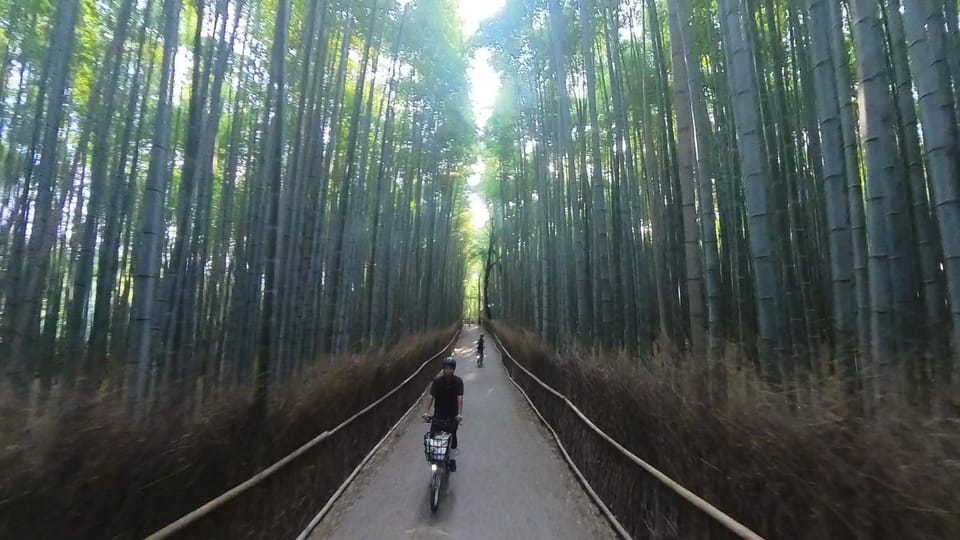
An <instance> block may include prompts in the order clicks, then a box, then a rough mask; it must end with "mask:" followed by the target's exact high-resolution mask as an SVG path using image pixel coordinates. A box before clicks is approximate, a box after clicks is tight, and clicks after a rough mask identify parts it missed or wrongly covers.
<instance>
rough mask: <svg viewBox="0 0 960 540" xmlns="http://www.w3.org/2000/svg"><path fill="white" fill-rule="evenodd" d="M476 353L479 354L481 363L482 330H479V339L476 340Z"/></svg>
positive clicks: (481, 362)
mask: <svg viewBox="0 0 960 540" xmlns="http://www.w3.org/2000/svg"><path fill="white" fill-rule="evenodd" d="M477 354H478V355H479V356H480V364H483V332H480V339H478V340H477Z"/></svg>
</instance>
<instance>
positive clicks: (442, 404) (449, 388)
mask: <svg viewBox="0 0 960 540" xmlns="http://www.w3.org/2000/svg"><path fill="white" fill-rule="evenodd" d="M456 369H457V361H456V360H455V359H454V358H453V357H452V356H448V357H446V358H444V359H443V375H440V376H439V377H437V378H436V379H434V380H433V384H432V385H431V386H430V402H429V403H428V404H427V411H428V414H429V411H430V410H431V409H432V410H433V422H432V423H431V424H430V434H431V435H432V434H435V433H437V432H439V431H440V428H441V427H443V428H444V429H443V431H446V432H448V433H450V434H451V435H452V437H451V438H450V448H451V449H452V450H456V448H457V427H459V424H460V422H461V421H462V420H463V379H461V378H460V377H457V376H456V375H454V374H453V372H454V371H456ZM456 470H457V462H456V460H454V459H451V460H450V472H454V471H456Z"/></svg>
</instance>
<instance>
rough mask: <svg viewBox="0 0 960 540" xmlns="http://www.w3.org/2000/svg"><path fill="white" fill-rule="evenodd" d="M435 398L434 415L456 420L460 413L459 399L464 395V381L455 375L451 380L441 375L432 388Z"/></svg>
mask: <svg viewBox="0 0 960 540" xmlns="http://www.w3.org/2000/svg"><path fill="white" fill-rule="evenodd" d="M430 395H431V396H433V399H434V402H433V415H434V416H435V417H437V418H456V417H457V413H459V412H460V411H459V407H458V405H457V398H458V397H460V396H462V395H463V379H461V378H460V377H457V376H456V375H454V376H453V377H450V378H449V379H448V378H447V377H446V376H444V375H441V376H439V377H437V378H436V379H434V380H433V385H432V386H430Z"/></svg>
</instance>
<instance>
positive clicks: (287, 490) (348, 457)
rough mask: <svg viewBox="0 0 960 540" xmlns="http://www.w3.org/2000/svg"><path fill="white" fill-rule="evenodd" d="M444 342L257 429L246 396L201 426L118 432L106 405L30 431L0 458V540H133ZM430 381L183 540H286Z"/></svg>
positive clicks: (295, 394) (341, 414) (385, 363)
mask: <svg viewBox="0 0 960 540" xmlns="http://www.w3.org/2000/svg"><path fill="white" fill-rule="evenodd" d="M454 331H455V327H450V328H446V329H443V330H440V331H436V332H432V333H430V334H425V335H421V336H416V337H412V338H410V339H406V340H403V341H401V342H400V343H398V344H397V345H395V346H394V347H393V348H392V349H390V350H389V351H386V352H373V353H369V354H366V355H359V356H354V357H351V358H346V359H342V360H341V361H338V362H335V363H334V364H333V365H332V366H331V367H329V368H327V369H322V370H318V371H316V372H315V373H313V374H311V375H310V376H309V377H306V378H305V379H304V381H303V382H302V383H300V384H294V385H292V387H291V388H290V389H289V391H288V392H285V393H283V394H282V397H275V398H273V400H272V402H271V404H270V406H269V410H268V413H267V419H266V422H264V423H263V424H261V423H259V422H257V421H256V418H255V411H254V408H253V407H251V405H250V403H249V399H248V396H250V395H251V393H250V392H249V389H239V390H238V391H237V392H236V393H235V394H234V395H233V396H225V397H224V398H222V399H221V400H220V401H219V402H218V403H216V404H214V405H213V406H211V407H208V408H207V409H206V411H205V412H204V414H203V415H200V416H197V415H195V414H193V411H188V410H183V409H184V408H183V407H179V406H178V405H176V402H174V401H172V400H171V401H170V402H168V403H166V404H165V405H163V406H162V407H159V408H158V410H160V411H162V414H155V415H153V416H152V417H151V418H150V419H149V420H148V421H147V422H145V423H144V425H141V426H135V425H132V424H131V423H130V422H128V421H127V419H126V416H125V415H124V414H123V403H120V402H117V401H115V400H100V401H97V402H93V403H87V404H85V405H83V406H77V407H74V408H73V409H72V410H70V411H69V412H67V413H64V414H60V415H57V416H55V417H50V418H47V419H46V421H44V422H39V423H38V422H34V424H33V425H34V430H35V431H36V430H39V431H40V432H41V433H34V434H33V437H32V441H34V442H33V444H31V445H30V447H8V448H7V449H6V450H5V451H4V452H3V454H2V456H0V478H2V479H3V480H2V483H0V538H38V539H39V538H142V537H144V536H146V535H148V534H150V533H152V532H154V531H156V530H158V529H159V528H161V527H162V526H164V525H166V524H167V523H170V522H172V521H173V520H175V519H177V518H179V517H180V516H182V515H184V514H186V513H187V512H189V511H191V510H193V509H194V508H197V507H199V506H200V505H202V504H203V503H205V502H207V501H208V500H210V499H212V498H214V497H216V496H217V495H219V494H221V493H223V492H224V491H226V490H228V489H229V488H231V487H233V486H234V485H236V484H238V483H240V482H242V481H243V480H246V479H247V478H249V477H250V476H252V475H253V474H255V473H256V472H257V471H258V470H260V469H262V468H263V467H264V466H265V465H267V464H269V463H272V462H274V461H276V460H277V459H279V458H281V457H283V456H285V455H287V454H288V453H290V452H291V451H293V450H294V449H296V448H298V447H300V446H301V445H303V444H304V443H305V442H307V441H309V440H311V439H312V438H314V437H316V436H317V435H318V434H319V433H321V432H323V431H324V430H327V429H330V428H332V427H334V426H336V425H337V424H339V423H340V422H342V421H343V420H345V419H347V418H349V417H350V416H351V415H353V414H354V413H356V412H357V411H359V410H360V409H362V408H363V407H365V406H366V405H369V404H370V403H371V402H373V401H375V400H376V399H378V398H379V397H381V396H382V395H384V394H385V393H386V392H387V391H389V390H390V389H391V388H393V387H395V386H396V385H397V384H399V383H400V382H402V381H403V380H404V379H406V378H407V377H408V376H409V375H410V374H411V373H412V372H413V370H414V369H416V368H417V367H418V366H419V365H420V364H421V363H422V362H423V361H424V360H425V359H426V358H427V357H429V356H431V355H432V354H434V353H436V352H437V351H439V350H440V349H441V348H442V347H443V346H444V345H446V344H447V342H448V341H449V340H450V338H451V336H452V335H453V332H454ZM437 363H438V366H439V360H438V361H437ZM438 369H439V367H438ZM435 374H436V370H433V369H430V368H428V369H426V370H424V372H423V373H421V376H420V377H418V379H416V380H414V381H412V383H411V384H410V385H408V386H407V387H406V388H405V389H404V390H403V391H401V392H398V393H397V394H395V395H394V396H393V397H392V398H391V399H389V400H387V402H385V403H384V406H383V407H378V408H377V409H375V410H374V411H373V412H371V414H370V417H364V419H363V421H362V422H360V423H362V424H363V426H361V427H362V428H363V429H354V428H352V427H351V428H350V429H345V430H344V431H343V432H340V433H338V436H337V437H333V438H331V439H330V440H329V441H328V442H325V443H324V444H323V445H320V447H318V448H317V449H316V451H314V452H313V453H311V454H310V455H305V456H304V458H303V462H302V463H298V464H297V466H294V467H289V468H288V469H290V470H289V471H285V472H284V473H283V474H279V475H277V478H276V479H275V480H272V481H270V482H265V483H264V485H263V486H259V487H258V488H257V489H254V490H251V492H250V493H249V494H247V495H245V496H244V497H242V499H244V500H241V501H238V504H237V505H235V506H236V508H231V509H226V510H224V511H223V512H220V513H217V514H214V515H213V516H211V518H210V519H209V520H208V522H209V523H206V524H205V528H204V532H195V533H192V534H188V535H186V537H206V538H210V537H227V536H233V537H235V535H236V534H242V536H243V537H247V538H276V537H280V536H294V535H296V533H297V532H299V530H300V527H302V526H303V524H304V523H305V522H306V521H307V520H309V518H310V517H311V515H312V512H315V511H316V510H317V509H319V506H321V505H322V504H323V501H324V500H326V498H327V497H329V495H330V494H332V492H333V490H334V489H336V487H337V486H338V485H339V483H340V482H342V481H343V479H344V478H345V477H346V476H347V475H348V474H349V472H350V470H351V469H352V468H353V467H354V466H356V464H357V463H358V462H359V459H360V458H362V456H363V454H364V453H365V452H366V451H367V450H369V448H371V447H372V446H373V445H374V444H375V443H376V441H377V440H379V438H380V437H382V435H383V433H384V432H385V431H386V430H387V429H388V428H389V426H390V425H392V423H393V422H395V421H396V420H397V418H399V415H400V414H402V412H403V410H405V408H406V407H409V405H410V404H412V403H413V401H414V400H416V399H417V397H418V396H419V395H420V394H421V393H422V391H423V389H424V388H425V387H426V384H427V382H428V381H429V380H430V378H431V377H432V376H434V375H435ZM4 408H5V409H6V410H7V411H8V413H9V411H10V410H11V408H12V407H11V406H10V405H9V404H7V405H6V406H5V407H4ZM258 426H264V427H261V428H260V429H258ZM361 449H362V451H358V450H361ZM291 531H294V532H292V534H290V533H291ZM278 534H279V535H280V536H277V535H278Z"/></svg>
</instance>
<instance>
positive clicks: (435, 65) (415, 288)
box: [0, 0, 475, 403]
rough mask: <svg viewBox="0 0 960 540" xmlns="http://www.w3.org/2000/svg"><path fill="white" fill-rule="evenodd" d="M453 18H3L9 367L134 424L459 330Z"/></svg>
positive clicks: (67, 5) (457, 83)
mask: <svg viewBox="0 0 960 540" xmlns="http://www.w3.org/2000/svg"><path fill="white" fill-rule="evenodd" d="M455 7H456V5H455V4H454V3H453V2H452V1H451V0H418V1H417V2H409V3H408V2H403V3H399V4H398V3H397V2H394V1H393V0H362V1H342V0H266V1H249V0H136V1H134V0H98V1H93V0H55V1H53V2H50V1H29V2H23V1H21V0H3V1H0V153H2V155H0V161H2V170H0V261H2V265H0V266H2V268H0V280H2V281H0V306H2V312H0V314H2V315H0V330H2V337H0V339H2V343H0V353H2V354H0V364H2V369H3V370H4V372H5V374H6V378H5V380H6V382H7V384H9V385H10V386H11V387H12V388H13V389H14V390H15V391H17V392H26V391H27V389H29V388H31V387H40V388H42V389H44V390H49V389H51V388H60V389H80V390H84V389H86V390H88V391H89V390H97V389H100V390H102V391H108V392H111V393H113V394H114V395H118V396H119V395H123V396H125V397H126V398H128V399H130V400H133V401H135V402H138V403H139V402H143V401H149V400H150V399H153V398H156V397H157V395H158V394H160V393H163V392H167V391H169V390H170V389H177V388H179V389H186V390H187V391H186V392H185V394H186V395H188V396H192V395H195V392H194V388H200V389H201V390H202V389H203V388H206V390H207V392H206V394H207V395H212V394H213V393H214V392H217V391H221V390H225V389H231V388H235V387H236V386H237V385H238V384H246V383H249V382H251V381H252V380H254V377H260V378H259V379H257V380H259V381H260V382H261V383H263V384H261V385H258V386H259V387H261V388H266V386H267V382H269V383H271V384H274V383H277V382H282V381H284V380H286V379H288V378H289V377H291V376H294V375H296V374H299V373H301V371H302V370H303V369H304V368H305V367H306V366H308V365H310V364H311V363H314V362H316V361H317V360H318V359H320V358H323V357H325V356H329V355H331V354H340V353H344V352H349V351H354V350H358V349H361V348H365V347H370V346H380V345H381V344H387V343H390V342H392V341H393V340H395V339H396V338H397V337H398V336H400V335H403V334H404V333H408V332H416V331H421V330H423V329H426V328H431V327H437V326H439V325H441V324H447V323H449V322H451V321H454V320H456V319H458V318H459V317H460V313H461V310H462V303H463V281H464V274H465V261H464V257H463V255H462V252H463V251H464V250H463V249H462V248H461V247H460V244H461V242H462V240H463V239H462V236H463V234H464V233H463V231H464V230H465V223H467V218H466V216H465V204H464V178H465V170H466V168H465V165H464V164H465V163H466V162H467V161H468V158H469V160H472V159H473V156H472V155H471V152H473V145H474V141H475V133H474V127H473V120H472V118H471V117H470V116H469V112H468V110H469V109H468V95H467V82H466V75H465V70H466V47H465V45H464V43H463V39H462V36H461V30H460V28H459V23H458V21H457V20H456V19H455V16H454V14H455V13H456V10H455Z"/></svg>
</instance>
